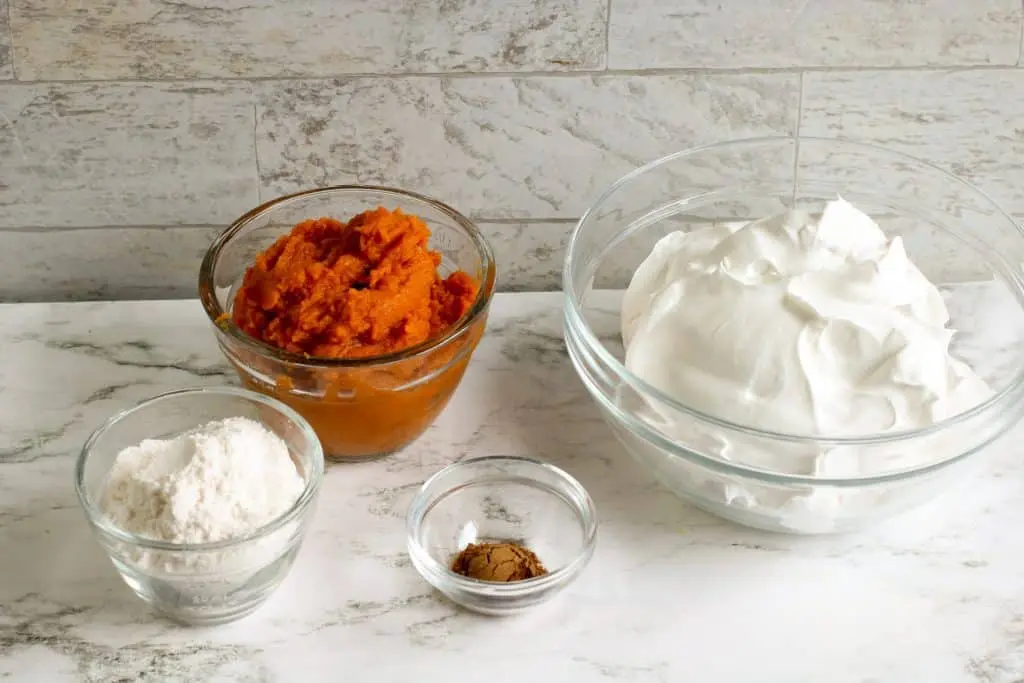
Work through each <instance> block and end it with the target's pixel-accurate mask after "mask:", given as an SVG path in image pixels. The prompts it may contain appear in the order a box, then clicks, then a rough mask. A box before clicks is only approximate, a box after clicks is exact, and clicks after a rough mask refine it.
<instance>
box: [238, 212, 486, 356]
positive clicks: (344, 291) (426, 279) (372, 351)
mask: <svg viewBox="0 0 1024 683" xmlns="http://www.w3.org/2000/svg"><path fill="white" fill-rule="evenodd" d="M428 239H430V229H429V228H428V227H427V225H426V223H424V222H423V221H422V220H420V219H419V218H417V217H416V216H411V215H409V214H405V213H402V212H401V211H400V210H395V211H388V210H387V209H384V208H378V209H377V210H375V211H367V212H365V213H361V214H359V215H358V216H356V217H354V218H353V219H352V220H350V221H349V222H348V223H347V224H346V223H342V222H341V221H338V220H335V219H333V218H317V219H314V220H309V221H304V222H302V223H299V224H298V225H296V226H295V228H293V229H292V231H291V232H290V233H289V234H287V235H284V236H283V237H281V238H280V239H278V240H277V241H276V242H275V243H274V244H272V245H271V246H270V247H269V248H268V249H267V250H266V251H265V252H263V253H262V254H260V255H259V256H258V257H257V258H256V263H255V264H254V265H253V266H252V267H250V268H249V269H248V271H246V273H245V280H244V281H243V283H242V287H241V288H240V289H239V290H238V293H237V294H236V295H235V305H234V308H233V311H232V314H233V318H234V322H235V324H236V325H238V327H240V328H241V329H242V330H243V331H244V332H246V333H248V334H250V335H252V336H253V337H256V338H257V339H262V340H263V341H265V342H266V343H268V344H270V345H271V346H276V347H277V348H279V349H284V350H286V351H292V352H294V353H302V354H306V355H308V356H316V357H320V358H366V357H368V356H381V355H384V354H388V353H394V352H396V351H401V350H403V349H407V348H409V347H410V346H415V345H417V344H421V343H423V342H425V341H427V340H428V339H431V338H433V337H436V336H437V335H439V334H440V333H442V332H443V331H444V330H446V329H448V328H449V327H451V326H452V325H453V324H454V323H455V322H457V321H458V320H459V319H460V318H461V317H462V316H463V315H465V314H466V312H467V311H469V309H470V307H471V306H472V305H473V301H474V300H475V299H476V294H477V288H478V284H477V282H476V281H475V280H474V279H473V278H471V277H470V276H469V275H467V274H466V273H464V272H462V271H458V272H456V273H453V274H452V275H449V276H448V277H447V278H446V279H443V280H442V279H441V278H440V276H438V274H437V267H438V265H440V263H441V255H440V254H439V253H437V252H436V251H429V250H428V249H427V240H428Z"/></svg>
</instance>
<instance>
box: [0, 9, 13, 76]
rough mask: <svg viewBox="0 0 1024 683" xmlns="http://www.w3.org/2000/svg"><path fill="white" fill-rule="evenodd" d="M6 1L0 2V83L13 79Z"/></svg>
mask: <svg viewBox="0 0 1024 683" xmlns="http://www.w3.org/2000/svg"><path fill="white" fill-rule="evenodd" d="M8 16H9V15H8V4H7V0H0V81H5V80H10V79H12V78H14V63H13V62H12V61H11V30H10V29H11V27H10V23H9V22H8V21H7V17H8Z"/></svg>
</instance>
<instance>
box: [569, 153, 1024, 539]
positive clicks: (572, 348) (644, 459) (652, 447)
mask: <svg viewBox="0 0 1024 683" xmlns="http://www.w3.org/2000/svg"><path fill="white" fill-rule="evenodd" d="M840 197H841V200H840ZM843 200H845V201H843ZM830 202H832V204H831V205H830V204H829V203H830ZM846 202H849V204H847V203H846ZM851 205H852V206H851ZM826 207H829V208H828V209H826ZM853 207H856V209H854V208H853ZM857 210H859V211H862V212H864V213H866V214H867V216H869V217H870V219H873V221H872V220H870V219H868V218H866V217H864V216H862V215H861V214H860V213H859V212H858V211H857ZM791 211H795V212H796V213H795V214H792V213H790V212H791ZM823 211H827V212H828V213H826V215H825V217H824V218H823V217H822V212H823ZM760 219H767V220H766V222H764V223H761V224H759V226H761V228H763V229H761V228H759V229H758V230H747V231H746V232H744V234H743V239H742V240H731V241H730V242H728V247H729V248H728V249H720V250H715V251H712V249H711V247H712V246H713V245H715V244H719V243H720V240H722V239H724V238H726V237H728V236H730V235H732V234H738V233H737V231H738V230H739V229H740V228H741V227H742V226H745V225H748V224H750V223H751V221H756V220H760ZM819 221H820V224H819ZM875 223H877V226H878V227H877V228H876V227H875ZM805 226H810V227H808V228H807V229H804V228H805ZM878 228H880V229H881V231H882V232H883V233H884V235H877V230H878ZM697 231H700V232H699V235H700V236H701V237H700V238H699V239H701V240H704V239H707V240H710V242H708V244H705V245H700V244H698V245H696V247H694V246H693V243H694V240H693V239H692V238H689V237H687V238H685V239H682V238H681V237H680V236H679V235H676V236H675V237H669V236H670V235H672V234H673V233H695V232H697ZM779 231H781V232H779ZM825 233H828V234H827V235H826V234H825ZM773 235H784V238H783V239H781V240H780V241H778V242H775V241H773V240H774V239H775V238H774V237H773ZM896 236H901V240H897V241H892V238H894V237H896ZM805 239H806V240H812V241H813V240H827V241H830V242H831V244H830V245H829V249H826V250H818V251H817V252H813V253H812V251H811V250H803V249H802V247H803V246H806V245H804V244H803V243H802V242H801V240H805ZM663 240H664V241H663ZM900 242H902V248H904V249H905V250H906V255H907V256H908V257H909V259H910V261H912V262H913V263H914V264H916V268H914V266H913V265H908V264H907V263H906V260H905V259H903V254H902V252H901V251H900V248H901V246H900ZM659 243H660V244H659ZM684 244H685V245H688V246H687V247H686V248H692V249H693V250H694V251H693V253H692V254H687V253H684V252H685V249H683V247H682V246H681V245H684ZM655 245H658V248H657V251H656V252H655V254H654V255H652V250H654V249H655ZM878 245H881V247H882V250H883V252H885V250H887V252H886V253H887V254H888V256H887V257H886V258H880V259H875V260H872V259H870V258H867V257H865V256H864V255H863V254H862V253H859V252H861V251H864V252H865V253H867V252H871V253H876V252H875V251H872V250H875V249H876V247H878ZM833 247H834V249H833ZM716 249H717V248H716ZM678 250H681V251H680V253H675V254H671V253H670V252H673V251H678ZM833 252H836V253H841V254H845V255H846V256H847V257H849V258H847V259H846V260H847V261H848V262H856V263H857V265H856V266H854V267H852V268H846V269H845V270H844V269H843V268H838V269H835V270H830V268H831V265H830V264H826V265H825V266H823V267H821V268H819V267H818V264H812V266H811V267H810V268H809V270H810V271H816V272H815V274H814V275H813V277H804V278H802V279H791V280H786V279H785V278H786V275H787V268H789V267H790V265H791V264H790V263H789V262H788V261H787V259H792V258H805V257H807V258H819V257H820V258H832V256H831V254H832V253H833ZM808 254H811V256H807V255H808ZM823 255H824V256H823ZM851 255H852V256H851ZM649 257H650V261H648V263H647V264H645V265H644V266H643V267H642V268H641V264H643V263H644V262H645V261H647V260H648V258H649ZM716 259H717V260H716ZM673 260H674V262H675V263H676V265H675V266H673V267H675V268H676V269H677V272H675V273H674V274H672V273H669V271H668V270H666V264H668V263H670V262H673ZM839 260H842V259H839ZM1021 262H1024V234H1022V232H1021V230H1020V228H1019V227H1018V225H1017V224H1016V223H1015V222H1014V220H1013V219H1012V218H1010V217H1009V216H1008V215H1007V214H1006V213H1005V212H1003V211H1002V210H1001V209H1000V208H999V207H998V206H997V205H996V204H995V203H994V202H993V201H992V200H991V199H989V198H988V197H987V196H986V195H985V194H984V193H983V192H981V191H980V190H978V189H976V188H974V187H973V186H971V185H970V184H969V183H967V182H965V181H963V180H961V179H959V178H957V177H955V176H952V175H950V174H948V173H946V172H944V171H942V170H940V169H938V168H937V167H934V166H931V165H929V164H927V163H924V162H921V161H918V160H915V159H913V158H910V157H908V156H905V155H903V154H900V153H896V152H892V151H887V150H884V149H881V148H878V147H874V146H870V145H863V144H857V143H851V142H844V141H839V140H831V139H820V138H758V139H750V140H739V141H735V142H729V143H724V144H719V145H712V146H708V147H702V148H698V149H694V150H690V151H685V152H681V153H678V154H674V155H672V156H669V157H666V158H664V159H661V160H658V161H656V162H654V163H651V164H649V165H647V166H644V167H643V168H640V169H638V170H637V171H635V172H633V173H631V174H629V175H627V176H626V177H624V178H623V179H622V180H620V181H619V182H618V183H616V184H615V185H614V186H612V188H611V189H609V190H608V191H607V192H606V193H605V194H604V195H603V196H602V197H601V198H600V199H599V200H598V201H597V202H596V203H595V204H594V206H593V207H591V208H590V210H589V211H587V213H586V214H585V215H584V217H583V218H582V219H581V220H580V223H579V225H578V226H577V228H576V231H575V232H574V234H573V236H572V239H571V241H570V244H569V248H568V253H567V256H566V263H565V271H564V278H563V282H564V290H565V338H566V345H567V347H568V350H569V355H570V358H571V359H572V362H573V365H574V366H575V368H576V370H577V372H578V374H579V375H580V378H581V379H582V381H583V383H584V385H585V386H586V388H587V390H588V391H589V392H590V394H591V395H592V396H593V398H594V399H595V401H596V402H597V404H598V406H599V407H600V409H601V411H602V414H603V417H604V418H605V420H606V421H607V423H608V424H609V425H610V426H611V428H612V430H613V431H614V433H615V434H616V436H617V437H618V439H619V440H620V441H621V442H622V444H623V445H624V446H625V448H626V450H627V451H629V452H630V453H631V454H632V455H633V456H634V457H635V458H636V459H638V460H639V461H640V462H641V463H642V464H643V465H644V466H646V467H647V468H648V469H650V470H651V471H652V472H653V473H654V474H655V475H656V476H657V477H658V478H659V479H660V480H661V481H662V482H663V483H664V484H665V485H666V486H668V488H670V489H671V490H673V491H674V492H676V493H677V494H679V495H680V496H681V497H683V498H684V499H686V500H689V501H690V502H692V503H694V504H695V505H697V506H698V507H701V508H703V509H705V510H708V511H710V512H712V513H714V514H717V515H720V516H722V517H725V518H727V519H731V520H733V521H736V522H739V523H741V524H745V525H748V526H752V527H757V528H763V529H768V530H773V531H784V532H792V533H824V532H835V531H845V530H851V529H854V528H857V527H860V526H862V525H864V524H866V523H869V522H871V521H873V520H877V519H881V518H885V517H889V516H891V515H894V514H896V513H898V512H901V511H904V510H906V509H908V508H911V507H913V506H916V505H918V504H920V503H923V502H925V501H927V500H929V499H931V498H932V497H934V496H935V495H936V494H937V493H938V492H940V491H942V490H943V489H944V488H945V486H946V485H947V484H949V483H951V482H952V481H954V480H956V479H957V478H958V477H961V476H962V474H963V472H964V469H965V468H966V467H967V466H968V465H969V464H972V463H973V462H974V461H975V460H976V459H974V458H971V457H970V456H972V455H973V454H975V453H977V452H979V451H980V450H982V449H983V448H984V447H985V446H987V445H988V444H990V443H991V442H992V441H993V440H995V439H996V438H997V437H999V436H1000V435H1002V434H1003V433H1004V432H1005V431H1006V430H1007V429H1008V428H1009V427H1010V426H1011V425H1012V424H1013V423H1014V422H1015V421H1016V420H1017V418H1018V417H1019V415H1020V414H1021V410H1022V403H1024V381H1022V380H1024V363H1022V361H1024V355H1022V352H1024V344H1022V341H1024V280H1022V278H1021V274H1020V267H1019V264H1020V263H1021ZM847 265H849V263H847ZM801 267H802V266H801ZM638 269H640V271H641V272H639V273H638V272H637V271H638ZM695 269H696V270H700V269H704V271H703V272H705V273H711V274H712V275H715V276H717V275H721V271H728V273H729V275H728V278H729V279H731V281H726V280H722V279H719V280H715V279H714V278H713V277H708V278H704V277H703V275H702V274H700V273H698V274H697V275H693V272H696V270H695ZM858 269H860V270H858ZM688 271H690V272H688ZM918 271H919V272H918ZM796 272H803V271H801V270H800V268H797V270H796ZM666 273H669V274H666ZM780 273H781V275H780ZM820 273H825V274H826V275H825V276H822V275H821V274H820ZM836 273H839V276H838V277H832V276H833V275H835V274H836ZM691 276H692V277H691ZM672 277H678V279H677V280H676V281H675V282H674V283H673V282H670V280H671V279H672ZM688 277H690V278H691V279H690V280H687V278H688ZM830 277H832V279H831V280H830V279H829V278H830ZM928 280H930V281H931V282H932V283H935V284H939V285H942V287H941V289H942V293H941V295H940V294H938V293H937V292H936V290H935V288H934V287H932V286H931V284H930V283H929V282H928ZM631 281H632V283H633V284H632V285H630V283H631ZM736 282H742V283H744V285H743V286H746V285H750V284H751V283H762V282H784V283H785V286H786V287H787V289H786V291H785V303H786V305H788V306H797V307H804V310H802V311H798V312H797V313H795V314H792V315H791V314H790V312H788V311H787V312H784V311H782V310H781V309H778V308H772V307H773V306H777V305H778V298H777V297H775V298H773V296H774V295H772V296H767V297H766V298H765V299H764V307H760V306H759V305H758V302H757V298H756V297H757V296H759V295H760V294H761V292H760V291H757V292H754V293H753V294H752V295H751V291H752V290H745V291H746V294H745V295H744V296H746V295H750V297H749V298H742V297H738V296H735V292H736V291H737V290H738V289H741V288H742V287H739V288H738V287H737V286H734V285H735V283H736ZM951 283H957V286H944V285H949V284H951ZM627 287H629V288H630V291H629V293H628V294H627V295H626V297H627V298H626V303H625V308H624V304H623V290H625V289H626V288H627ZM673 287H674V288H675V289H674V290H673V289H672V288H673ZM702 287H703V288H704V289H701V288H702ZM858 287H860V288H861V289H858ZM652 294H655V295H658V296H653V295H652ZM769 294H771V292H769ZM775 294H778V292H776V293H775ZM943 299H944V300H945V301H943ZM879 301H885V302H887V303H891V304H892V306H891V308H890V309H886V308H885V306H878V305H877V304H878V302H879ZM865 302H866V305H867V308H864V307H862V306H861V304H864V303H865ZM979 302H980V303H983V304H984V306H985V308H983V309H977V306H978V305H979ZM666 306H671V307H673V308H674V310H673V311H667V310H665V307H666ZM652 307H654V309H652ZM872 307H873V308H872ZM901 307H902V308H901ZM946 308H948V312H949V318H950V321H949V325H948V327H949V328H950V329H951V330H955V334H953V335H952V342H951V344H949V350H950V353H951V355H952V357H953V359H952V360H950V359H949V358H948V356H947V354H946V344H947V341H948V337H949V333H943V332H942V331H941V328H942V324H941V323H942V318H943V317H944V315H945V309H946ZM865 310H866V311H868V312H867V313H864V311H865ZM893 311H895V313H894V317H893V318H892V319H889V318H887V317H886V316H888V314H889V312H893ZM908 311H910V313H907V312H908ZM985 311H989V312H993V313H992V314H988V315H985V314H984V312H985ZM658 316H667V317H666V318H665V319H666V320H669V318H671V320H669V323H670V324H668V325H667V326H666V325H662V326H661V327H660V328H655V327H653V326H652V325H651V324H650V323H651V321H652V320H654V319H655V318H657V317H658ZM897 318H898V320H897ZM894 320H896V322H893V321H894ZM801 321H804V322H806V324H804V322H801ZM850 321H854V324H851V323H850ZM800 325H803V328H800V327H799V326H800ZM936 325H937V326H936ZM673 326H674V327H673ZM652 329H659V330H660V336H657V335H656V336H654V337H652V336H651V334H650V331H651V330H652ZM865 330H866V332H865ZM890 330H895V331H896V334H892V335H889V332H890ZM638 333H640V338H639V340H638V337H637V334H638ZM872 334H877V335H879V338H872ZM915 335H916V336H915ZM624 336H625V337H626V340H625V341H626V344H627V345H628V344H632V346H629V347H627V345H624V339H623V337H624ZM858 344H860V345H867V346H877V347H879V348H873V350H872V351H871V352H867V351H864V349H863V348H861V347H858ZM904 344H905V345H906V346H905V348H906V349H909V350H911V352H909V353H904V354H903V356H902V357H899V358H898V359H897V360H898V365H897V366H893V367H890V366H887V367H853V364H855V363H856V362H857V361H858V360H863V359H864V358H870V357H872V354H874V357H876V358H890V360H891V359H892V358H895V357H896V355H898V352H899V349H901V348H904V346H903V345H904ZM886 345H889V346H886ZM627 348H628V350H629V353H630V357H629V360H628V361H627V358H626V351H627ZM862 352H863V353H862ZM890 352H891V353H890ZM925 352H927V353H925ZM887 354H888V355H887ZM936 354H941V356H942V357H941V358H939V357H937V356H936ZM893 362H896V361H893ZM837 368H838V370H837ZM837 373H838V375H839V376H842V377H845V379H846V380H848V382H847V384H845V385H844V384H842V383H838V382H836V381H834V380H835V377H836V376H837ZM872 373H876V374H874V375H873V374H872ZM877 373H884V377H882V379H883V380H884V381H878V376H879V375H878V374H877ZM974 373H977V377H975V376H974ZM745 381H747V383H748V386H744V382H745ZM800 382H804V383H805V385H806V387H804V386H799V383H800ZM872 382H875V383H876V384H878V385H879V386H883V385H884V388H885V389H886V390H889V393H888V394H886V395H885V396H883V397H879V396H876V397H875V398H874V399H871V400H868V399H866V398H865V396H866V395H867V393H866V392H864V391H862V390H861V384H862V383H864V384H870V383H872ZM902 382H905V383H906V385H907V386H908V387H910V386H912V387H915V389H914V390H913V391H911V390H906V391H904V388H905V387H903V386H902V384H901V383H902ZM886 383H888V384H886ZM986 384H987V387H986V386H985V385H986ZM947 385H948V386H947ZM954 385H956V386H957V387H960V389H958V391H959V393H956V392H955V391H954V390H953V389H951V388H950V387H953V386H954ZM961 385H962V386H961ZM851 387H852V388H851ZM738 389H741V390H738ZM945 392H948V395H947V394H946V393H945ZM807 394H810V395H811V399H808V398H807V396H806V395H807ZM935 396H939V397H941V398H943V401H944V402H943V401H939V402H934V401H933V399H934V398H935ZM812 399H813V400H812ZM875 399H878V400H875ZM929 401H932V403H931V404H929V403H928V402H929ZM748 402H749V404H748ZM812 412H813V415H812V414H810V413H812ZM890 413H891V414H890ZM922 413H927V414H928V419H924V420H922V419H910V417H908V416H917V418H920V415H921V414H922ZM865 424H867V425H871V424H875V425H877V424H883V425H885V427H884V428H880V429H874V430H870V431H866V432H865V431H864V430H863V428H862V426H863V425H865ZM794 425H795V426H794ZM821 425H825V428H824V429H822V428H820V427H821Z"/></svg>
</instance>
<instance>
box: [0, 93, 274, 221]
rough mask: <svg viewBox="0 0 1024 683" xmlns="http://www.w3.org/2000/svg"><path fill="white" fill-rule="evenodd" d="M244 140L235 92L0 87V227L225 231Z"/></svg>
mask: <svg viewBox="0 0 1024 683" xmlns="http://www.w3.org/2000/svg"><path fill="white" fill-rule="evenodd" d="M252 130H253V103H252V93H251V90H250V88H249V86H248V85H246V84H237V83H232V84H218V83H192V84H180V83H179V84H136V85H125V84H109V83H105V84H98V83H93V84H83V85H14V84H0V206H2V207H3V211H2V212H0V228H24V227H43V228H54V227H81V226H119V225H188V224H211V223H220V222H224V223H227V222H229V221H231V220H233V219H235V218H237V217H238V216H240V215H241V214H242V213H244V212H245V211H247V210H248V209H250V208H252V207H254V206H256V204H257V203H258V200H257V184H256V165H255V150H254V149H253V133H252Z"/></svg>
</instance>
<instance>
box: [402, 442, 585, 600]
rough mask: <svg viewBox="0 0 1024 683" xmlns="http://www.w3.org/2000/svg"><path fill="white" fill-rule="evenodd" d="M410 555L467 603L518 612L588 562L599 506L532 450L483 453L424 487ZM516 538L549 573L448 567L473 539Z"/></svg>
mask: <svg viewBox="0 0 1024 683" xmlns="http://www.w3.org/2000/svg"><path fill="white" fill-rule="evenodd" d="M406 531H407V534H408V546H409V557H410V558H411V559H412V564H413V566H415V567H416V570H417V571H419V573H420V574H421V575H422V576H423V578H424V579H426V580H427V582H428V583H430V584H431V585H432V586H434V588H436V589H437V590H439V591H440V592H441V593H443V594H444V595H446V596H448V597H449V598H450V599H451V600H452V601H454V602H456V603H458V604H459V605H462V606H463V607H465V608H467V609H469V610H472V611H474V612H479V613H481V614H489V615H494V616H505V615H510V614H516V613H518V612H521V611H523V610H525V609H527V608H529V607H533V606H534V605H537V604H540V603H542V602H544V601H546V600H548V599H549V598H551V597H553V596H554V595H555V594H556V593H558V592H559V591H561V590H562V589H563V588H565V587H566V586H568V585H569V584H570V583H572V581H573V580H574V579H575V578H576V577H577V576H579V574H580V572H582V571H583V568H584V567H586V566H587V563H588V562H589V561H590V557H591V556H592V555H593V553H594V544H595V541H596V539H597V511H596V510H595V508H594V503H593V501H592V500H591V499H590V495H589V494H588V493H587V491H586V489H584V488H583V487H582V486H581V485H580V483H579V482H578V481H576V480H575V479H574V478H573V477H571V476H570V475H569V474H567V473H566V472H564V471H563V470H561V469H559V468H557V467H554V466H553V465H548V464H545V463H542V462H539V461H537V460H532V459H530V458H521V457H515V456H483V457H475V458H466V459H465V460H461V461H459V462H456V463H453V464H451V465H449V466H448V467H446V468H444V469H443V470H441V471H440V472H438V473H437V474H435V475H434V476H432V477H431V478H430V479H428V480H427V481H426V482H425V483H424V484H423V486H422V488H420V490H419V492H418V493H417V494H416V497H415V498H414V499H413V501H412V504H411V505H410V507H409V514H408V517H407V520H406ZM486 542H499V543H500V542H511V543H518V544H519V545H522V546H524V547H526V548H529V549H530V550H532V551H534V552H535V553H536V554H537V557H538V558H539V559H540V561H541V563H542V564H543V565H544V567H545V568H546V569H547V570H548V573H547V574H545V575H543V576H539V577H537V578H534V579H526V580H523V581H515V582H509V583H496V582H491V581H480V580H477V579H471V578H467V577H465V576H462V575H460V574H456V573H455V572H453V571H452V570H451V565H452V561H453V560H454V559H455V556H456V555H457V554H458V553H459V552H460V551H461V550H463V549H464V548H465V547H466V546H467V545H469V544H470V543H486Z"/></svg>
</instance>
